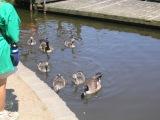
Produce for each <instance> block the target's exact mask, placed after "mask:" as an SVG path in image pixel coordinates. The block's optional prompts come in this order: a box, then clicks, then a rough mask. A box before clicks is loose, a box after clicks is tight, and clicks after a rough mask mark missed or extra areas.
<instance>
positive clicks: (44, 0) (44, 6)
mask: <svg viewBox="0 0 160 120" xmlns="http://www.w3.org/2000/svg"><path fill="white" fill-rule="evenodd" d="M43 12H44V13H46V0H43Z"/></svg>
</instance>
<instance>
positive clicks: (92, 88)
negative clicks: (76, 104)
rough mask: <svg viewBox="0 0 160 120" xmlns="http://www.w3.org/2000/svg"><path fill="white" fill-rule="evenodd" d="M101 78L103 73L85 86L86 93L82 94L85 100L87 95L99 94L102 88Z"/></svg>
mask: <svg viewBox="0 0 160 120" xmlns="http://www.w3.org/2000/svg"><path fill="white" fill-rule="evenodd" d="M101 78H102V73H100V72H98V73H96V74H95V75H94V76H93V77H92V78H90V79H89V80H87V81H86V84H85V86H84V92H83V93H82V94H81V98H84V97H85V96H86V95H89V94H93V93H96V92H98V91H99V90H100V89H101V87H102V86H101Z"/></svg>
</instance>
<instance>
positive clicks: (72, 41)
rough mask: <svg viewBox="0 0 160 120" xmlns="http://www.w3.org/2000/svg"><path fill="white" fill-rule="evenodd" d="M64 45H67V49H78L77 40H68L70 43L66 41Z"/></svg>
mask: <svg viewBox="0 0 160 120" xmlns="http://www.w3.org/2000/svg"><path fill="white" fill-rule="evenodd" d="M64 45H65V46H66V47H68V48H75V47H76V45H75V39H74V38H72V39H70V40H68V41H65V42H64Z"/></svg>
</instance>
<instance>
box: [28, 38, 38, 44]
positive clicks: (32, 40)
mask: <svg viewBox="0 0 160 120" xmlns="http://www.w3.org/2000/svg"><path fill="white" fill-rule="evenodd" d="M27 44H28V45H36V40H35V39H34V38H33V37H32V36H31V37H30V38H29V39H28V41H27Z"/></svg>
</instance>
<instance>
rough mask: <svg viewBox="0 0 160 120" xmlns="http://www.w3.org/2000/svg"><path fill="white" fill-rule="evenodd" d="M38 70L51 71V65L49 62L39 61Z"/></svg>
mask: <svg viewBox="0 0 160 120" xmlns="http://www.w3.org/2000/svg"><path fill="white" fill-rule="evenodd" d="M37 67H38V70H39V71H41V72H49V71H50V67H49V63H48V62H39V63H38V64H37Z"/></svg>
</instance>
